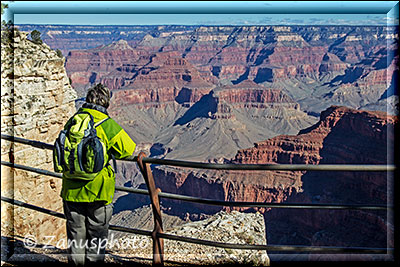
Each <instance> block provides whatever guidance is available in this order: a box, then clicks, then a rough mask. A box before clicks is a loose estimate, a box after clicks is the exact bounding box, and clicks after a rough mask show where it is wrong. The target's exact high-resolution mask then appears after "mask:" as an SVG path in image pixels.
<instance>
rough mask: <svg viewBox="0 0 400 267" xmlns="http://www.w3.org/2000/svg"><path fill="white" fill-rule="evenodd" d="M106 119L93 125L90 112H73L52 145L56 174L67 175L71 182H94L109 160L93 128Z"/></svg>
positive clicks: (103, 145)
mask: <svg viewBox="0 0 400 267" xmlns="http://www.w3.org/2000/svg"><path fill="white" fill-rule="evenodd" d="M109 118H110V117H107V118H105V119H103V120H101V121H99V122H98V123H96V124H95V123H94V120H93V116H92V115H91V114H90V113H88V112H78V113H76V114H75V115H74V116H73V117H72V118H71V119H70V120H69V121H68V122H67V124H66V125H65V127H64V130H62V131H61V132H60V133H59V135H58V137H57V139H56V141H55V143H54V149H53V164H54V170H55V172H69V174H68V175H67V176H68V178H70V179H81V180H93V179H94V178H95V177H96V175H97V174H98V173H99V172H100V171H101V170H102V169H103V168H104V167H105V166H106V164H107V160H108V156H107V149H106V145H105V144H104V142H103V141H102V140H101V139H100V138H99V137H98V136H97V131H96V127H97V126H99V125H100V124H102V123H103V122H105V121H107V120H108V119H109Z"/></svg>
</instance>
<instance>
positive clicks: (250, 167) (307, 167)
mask: <svg viewBox="0 0 400 267" xmlns="http://www.w3.org/2000/svg"><path fill="white" fill-rule="evenodd" d="M1 138H2V139H5V140H8V141H14V142H19V143H23V144H27V145H31V146H34V147H38V148H44V149H50V150H51V149H53V145H51V144H46V143H43V142H39V141H33V140H28V139H24V138H20V137H14V136H11V135H6V134H1ZM122 160H123V161H134V162H137V160H138V157H133V158H130V159H122ZM142 161H143V163H151V164H158V165H170V166H175V167H184V168H196V169H212V170H236V171H349V172H350V171H351V172H354V171H357V172H358V171H368V172H389V171H395V170H396V166H395V165H393V164H387V165H382V164H320V165H311V164H231V163H228V164H220V163H205V162H193V161H183V160H173V159H156V158H147V157H143V158H142Z"/></svg>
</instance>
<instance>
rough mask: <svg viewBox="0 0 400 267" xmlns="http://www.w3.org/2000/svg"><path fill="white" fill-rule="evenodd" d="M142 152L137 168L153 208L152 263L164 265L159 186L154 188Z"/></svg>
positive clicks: (148, 167)
mask: <svg viewBox="0 0 400 267" xmlns="http://www.w3.org/2000/svg"><path fill="white" fill-rule="evenodd" d="M145 155H146V154H145V153H144V152H140V153H139V155H138V161H137V162H138V165H139V169H140V171H141V172H142V175H143V178H144V180H145V182H146V185H147V189H148V190H149V195H150V201H151V207H152V210H153V218H154V230H153V233H152V236H151V237H152V239H153V264H154V265H161V266H163V265H164V240H163V238H162V237H160V235H159V234H162V233H163V225H162V219H161V209H160V201H159V199H158V193H159V192H160V191H161V190H160V189H159V188H156V185H155V183H154V179H153V174H152V172H151V169H150V165H149V164H146V163H144V162H143V158H144V157H145Z"/></svg>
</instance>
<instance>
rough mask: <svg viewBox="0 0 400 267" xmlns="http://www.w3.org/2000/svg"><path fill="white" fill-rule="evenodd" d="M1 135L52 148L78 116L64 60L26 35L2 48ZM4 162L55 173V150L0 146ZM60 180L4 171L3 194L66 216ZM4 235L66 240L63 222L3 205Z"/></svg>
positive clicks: (2, 225)
mask: <svg viewBox="0 0 400 267" xmlns="http://www.w3.org/2000/svg"><path fill="white" fill-rule="evenodd" d="M1 58H2V73H1V75H2V77H1V133H2V134H8V135H13V136H16V137H22V138H26V139H30V140H36V141H41V142H44V143H53V142H54V141H55V138H56V137H57V135H58V132H59V131H60V130H61V129H62V128H63V126H64V124H65V123H66V121H67V120H68V119H69V117H70V116H71V115H73V114H74V113H75V103H74V100H75V98H76V92H75V91H74V89H73V88H72V87H71V86H70V84H69V82H68V76H67V74H66V71H65V68H64V62H65V58H60V57H58V56H57V54H56V52H55V51H53V50H52V49H50V48H49V46H47V45H46V44H41V45H38V44H35V43H33V42H32V41H30V40H28V39H27V33H24V32H19V31H16V32H15V36H14V42H13V43H12V44H8V45H5V44H3V42H2V46H1ZM1 159H2V161H3V160H4V161H8V162H12V163H16V164H22V165H26V166H30V167H35V168H40V169H45V170H50V171H51V170H53V156H52V151H50V150H43V149H39V148H33V147H32V146H29V145H23V144H19V143H12V142H8V141H4V140H2V141H1ZM60 191H61V179H58V178H52V177H49V176H44V175H39V174H35V173H32V172H27V171H23V170H18V169H14V168H9V167H5V166H1V195H2V196H5V197H9V198H14V199H16V200H19V201H23V202H27V203H29V204H32V205H36V206H39V207H43V208H46V209H50V210H53V211H57V212H62V211H63V209H62V199H61V197H60V196H59V194H60ZM1 207H2V208H1V221H2V224H1V232H2V236H21V237H25V236H27V235H33V236H34V237H36V238H37V241H38V242H39V243H42V242H45V241H48V239H46V238H45V236H46V235H54V236H55V239H54V240H58V239H59V238H61V237H64V236H65V234H66V233H65V221H64V220H62V219H59V218H56V217H52V216H50V215H45V214H43V213H39V212H36V211H32V210H29V209H26V208H22V207H17V206H13V205H11V204H8V203H5V202H3V201H2V202H1Z"/></svg>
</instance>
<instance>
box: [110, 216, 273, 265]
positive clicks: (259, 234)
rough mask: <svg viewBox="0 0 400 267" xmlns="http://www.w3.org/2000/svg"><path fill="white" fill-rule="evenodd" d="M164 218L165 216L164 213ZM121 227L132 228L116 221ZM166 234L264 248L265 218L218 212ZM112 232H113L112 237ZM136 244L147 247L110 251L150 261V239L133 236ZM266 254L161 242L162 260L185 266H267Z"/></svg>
mask: <svg viewBox="0 0 400 267" xmlns="http://www.w3.org/2000/svg"><path fill="white" fill-rule="evenodd" d="M163 216H165V214H163ZM119 225H121V226H125V225H127V226H131V225H130V224H129V222H121V221H119ZM165 232H166V233H168V234H172V235H176V236H184V237H191V238H197V239H202V240H210V241H215V242H221V243H230V244H251V245H266V244H267V239H266V237H265V224H264V218H263V216H262V214H260V213H240V212H237V211H234V212H229V213H228V212H225V211H221V212H218V213H216V214H214V215H212V216H210V217H209V218H207V219H203V220H199V221H196V222H188V223H183V224H182V225H179V226H174V227H171V228H169V229H166V230H165ZM113 234H114V233H112V235H113ZM134 237H135V240H136V242H135V243H136V244H141V243H142V244H147V246H143V247H139V246H138V248H136V249H134V250H132V249H131V248H128V249H125V250H124V249H118V248H113V249H112V250H111V252H112V254H118V255H121V256H123V255H129V256H132V255H135V256H136V257H140V258H147V259H148V258H152V253H153V252H152V246H151V245H150V244H151V239H150V238H149V237H144V236H134ZM124 238H125V239H127V238H132V235H126V234H125V235H122V236H118V239H117V240H123V239H124ZM267 252H268V251H263V250H243V249H223V248H216V247H209V246H203V245H197V244H190V243H186V242H181V241H173V240H168V239H165V240H164V260H165V261H176V262H180V263H186V264H200V265H203V264H207V265H213V264H234V263H236V264H249V265H254V266H269V264H270V262H269V257H268V255H267Z"/></svg>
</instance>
